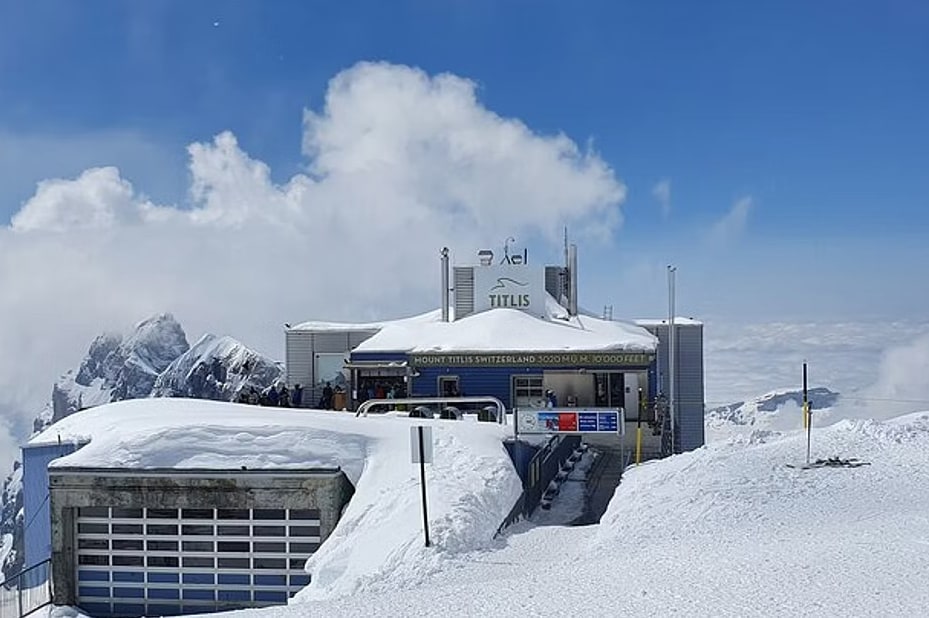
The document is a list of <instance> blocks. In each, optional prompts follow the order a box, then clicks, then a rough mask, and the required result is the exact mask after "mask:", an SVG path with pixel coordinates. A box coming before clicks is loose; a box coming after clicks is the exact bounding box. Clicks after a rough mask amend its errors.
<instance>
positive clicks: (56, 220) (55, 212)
mask: <svg viewBox="0 0 929 618" xmlns="http://www.w3.org/2000/svg"><path fill="white" fill-rule="evenodd" d="M159 210H160V209H158V208H156V207H155V206H154V205H153V204H152V203H151V202H149V201H148V200H146V199H144V198H141V197H139V196H136V195H135V192H134V191H133V189H132V185H131V184H130V183H129V182H128V181H126V180H124V179H122V178H120V176H119V170H117V169H116V168H115V167H101V168H95V169H89V170H87V171H85V172H84V173H83V174H81V175H80V176H79V177H78V178H77V179H76V180H61V179H56V180H44V181H42V182H40V183H39V186H38V189H37V190H36V193H35V195H34V196H33V197H32V198H31V199H30V200H28V201H27V202H26V203H25V204H24V205H23V207H22V209H21V210H20V211H19V212H18V213H16V214H15V215H13V220H12V225H11V228H12V229H13V230H14V231H16V232H28V231H33V230H42V231H50V232H63V231H79V230H92V229H99V228H109V227H114V226H119V225H130V224H133V223H140V222H141V221H142V220H144V219H146V218H148V217H156V214H155V213H156V212H158V211H159Z"/></svg>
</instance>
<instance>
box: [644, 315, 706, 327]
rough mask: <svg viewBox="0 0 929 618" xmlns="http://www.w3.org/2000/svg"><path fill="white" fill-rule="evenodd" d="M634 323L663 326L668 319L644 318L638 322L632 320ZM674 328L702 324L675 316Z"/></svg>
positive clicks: (698, 321)
mask: <svg viewBox="0 0 929 618" xmlns="http://www.w3.org/2000/svg"><path fill="white" fill-rule="evenodd" d="M633 322H634V323H636V324H638V325H639V326H645V327H650V326H664V325H666V324H667V323H668V318H644V319H640V320H633ZM674 325H675V326H702V325H703V322H701V321H700V320H695V319H693V318H684V317H678V316H675V318H674Z"/></svg>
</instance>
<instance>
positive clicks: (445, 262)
mask: <svg viewBox="0 0 929 618" xmlns="http://www.w3.org/2000/svg"><path fill="white" fill-rule="evenodd" d="M440 255H441V256H442V321H443V322H448V304H449V303H448V247H442V251H441V252H440Z"/></svg>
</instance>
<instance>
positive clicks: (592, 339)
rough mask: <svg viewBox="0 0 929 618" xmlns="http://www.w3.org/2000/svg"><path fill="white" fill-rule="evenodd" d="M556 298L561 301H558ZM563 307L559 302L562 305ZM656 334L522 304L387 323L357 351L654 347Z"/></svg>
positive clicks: (409, 351) (426, 351)
mask: <svg viewBox="0 0 929 618" xmlns="http://www.w3.org/2000/svg"><path fill="white" fill-rule="evenodd" d="M556 304H557V303H556ZM559 307H560V306H559ZM655 346H656V339H655V337H654V336H653V335H652V334H651V333H649V332H648V331H646V330H645V329H643V328H641V327H639V326H636V325H634V324H629V323H626V322H616V321H609V320H601V319H599V318H594V317H590V316H574V317H570V316H568V315H567V314H565V313H564V310H563V309H562V310H561V313H550V316H549V317H548V318H537V317H534V316H532V315H529V314H527V313H524V312H522V311H519V310H517V309H490V310H488V311H482V312H480V313H475V314H472V315H469V316H466V317H464V318H461V319H460V320H455V321H454V322H442V321H431V322H426V321H423V322H418V323H413V322H406V323H398V322H395V323H392V324H387V325H386V326H384V328H383V329H382V330H381V331H380V332H379V333H377V334H376V335H374V336H373V337H371V338H370V339H368V340H366V341H364V342H362V343H361V344H359V345H358V347H356V348H355V351H356V352H386V351H396V352H408V353H429V352H487V351H503V352H527V351H588V352H589V351H611V350H623V351H636V352H653V351H654V350H655Z"/></svg>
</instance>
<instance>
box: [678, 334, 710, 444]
mask: <svg viewBox="0 0 929 618" xmlns="http://www.w3.org/2000/svg"><path fill="white" fill-rule="evenodd" d="M677 351H678V358H677V362H678V366H677V374H676V376H675V377H676V381H677V392H678V395H677V397H678V411H679V412H678V423H679V433H680V435H679V438H678V441H679V443H680V448H681V450H684V451H689V450H693V449H695V448H699V447H701V446H703V445H704V443H705V441H706V440H705V436H704V412H705V409H704V387H703V326H702V325H694V326H691V325H685V326H679V327H678V328H677Z"/></svg>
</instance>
